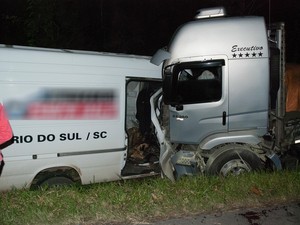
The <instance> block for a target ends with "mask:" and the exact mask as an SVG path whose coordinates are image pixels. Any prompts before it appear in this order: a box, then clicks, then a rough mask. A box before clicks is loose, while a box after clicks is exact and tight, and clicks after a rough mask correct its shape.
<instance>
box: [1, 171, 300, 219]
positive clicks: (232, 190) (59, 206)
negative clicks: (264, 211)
mask: <svg viewBox="0 0 300 225" xmlns="http://www.w3.org/2000/svg"><path fill="white" fill-rule="evenodd" d="M0 196H1V200H0V212H1V216H0V224H1V225H8V224H14V225H18V224H22V225H24V224H69V225H71V224H74V225H75V224H76V225H77V224H81V225H83V224H89V225H90V224H105V223H123V224H124V223H134V222H137V221H138V222H143V221H144V222H146V221H148V222H149V221H153V220H156V219H158V218H159V219H161V218H167V217H178V216H182V215H193V214H199V213H208V212H212V211H218V210H222V211H223V210H229V209H234V208H247V207H257V206H265V205H269V204H279V203H288V202H291V201H300V171H299V170H298V171H282V172H274V173H265V172H262V173H247V174H243V175H241V176H237V177H234V176H231V177H226V178H223V177H206V176H198V177H185V178H183V179H180V180H179V181H177V182H175V183H172V182H171V181H169V180H168V179H161V178H160V177H153V178H147V179H135V180H126V181H116V182H108V183H101V184H93V185H86V186H72V187H64V188H56V189H55V188H52V189H42V190H36V191H29V190H13V191H10V192H3V193H0Z"/></svg>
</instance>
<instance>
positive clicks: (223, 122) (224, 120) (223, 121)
mask: <svg viewBox="0 0 300 225" xmlns="http://www.w3.org/2000/svg"><path fill="white" fill-rule="evenodd" d="M222 125H223V126H225V125H226V112H225V111H224V112H223V118H222Z"/></svg>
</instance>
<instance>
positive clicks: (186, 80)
mask: <svg viewBox="0 0 300 225" xmlns="http://www.w3.org/2000/svg"><path fill="white" fill-rule="evenodd" d="M177 78H178V80H177V87H176V90H177V91H176V92H175V93H176V97H175V98H176V100H177V102H178V103H180V104H194V103H205V102H215V101H219V100H220V99H221V97H222V68H221V66H218V67H209V68H203V67H199V68H197V67H195V66H193V68H188V67H187V68H182V69H181V70H180V71H179V72H178V76H177Z"/></svg>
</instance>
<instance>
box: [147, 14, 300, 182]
mask: <svg viewBox="0 0 300 225" xmlns="http://www.w3.org/2000/svg"><path fill="white" fill-rule="evenodd" d="M283 28H284V25H283V24H279V26H277V28H276V29H273V30H272V31H271V30H270V31H269V33H268V29H267V28H266V24H265V21H264V19H263V18H262V17H256V16H247V17H226V16H225V10H224V9H223V8H213V9H208V10H203V11H199V14H198V15H197V16H196V17H195V20H193V21H191V22H188V23H186V24H184V25H182V26H181V27H179V28H178V29H177V31H176V32H175V34H174V35H173V37H172V39H171V41H170V43H169V45H168V46H167V48H165V49H164V50H159V51H158V52H157V54H156V55H154V56H153V58H152V63H154V64H157V65H160V64H161V63H162V62H163V69H162V77H163V91H162V95H163V101H164V103H165V104H166V105H167V107H168V112H167V113H165V116H167V117H168V118H169V120H168V122H167V124H166V125H165V126H166V127H168V128H167V129H165V130H168V132H167V135H166V137H167V138H166V142H168V144H167V146H168V147H166V148H165V153H164V156H163V158H162V159H161V160H165V161H168V163H169V166H166V165H165V166H162V168H163V170H164V172H165V173H166V174H167V175H168V176H169V177H171V178H172V177H174V176H175V178H176V177H180V176H182V175H186V174H197V173H199V172H200V173H207V174H217V173H222V174H224V175H227V174H229V173H234V174H239V173H241V172H243V171H250V170H256V169H261V168H262V167H263V166H264V165H265V164H266V161H267V160H270V161H272V163H274V164H276V166H277V167H278V168H281V164H280V163H278V162H279V157H278V155H282V154H283V152H285V151H286V150H287V149H289V148H290V147H289V146H291V145H292V144H295V141H296V140H298V139H299V138H300V137H299V135H300V133H299V127H300V124H299V114H298V116H297V122H295V125H294V126H293V132H292V136H293V138H292V139H291V140H290V142H289V143H288V144H287V143H286V145H285V146H279V145H280V144H279V143H277V144H279V145H275V146H277V147H274V146H273V147H271V148H265V141H264V137H266V136H265V135H266V134H268V132H270V131H271V130H273V128H274V127H273V126H274V125H270V124H272V123H270V121H269V118H270V115H272V113H275V114H276V116H273V117H272V120H273V123H274V124H276V121H277V122H278V123H279V120H282V119H283V118H284V116H285V113H284V109H283V108H282V104H284V102H282V99H281V98H282V97H284V94H283V93H284V91H283V89H284V83H283V82H282V81H283V80H284V79H283V77H284V72H283V70H284V66H285V64H284V61H283V60H284V46H283V45H282V43H283V42H284V40H283V37H284V34H283ZM268 34H269V36H268ZM274 34H275V35H274ZM272 35H274V36H272ZM272 38H273V40H272ZM273 43H276V44H277V45H276V46H275V47H273ZM274 49H275V50H274ZM274 52H275V53H274ZM273 58H280V59H281V61H277V62H276V63H273V61H274V60H273ZM270 61H271V64H272V65H271V67H272V66H273V67H275V68H276V69H275V70H276V71H274V70H273V71H270ZM280 82H281V83H280ZM271 93H272V96H271ZM277 93H278V94H277ZM271 103H272V104H271ZM275 114H274V115H275ZM279 118H280V119H279ZM277 125H278V124H277ZM277 125H275V126H277ZM162 129H164V128H162ZM281 129H283V127H282V128H281ZM282 134H283V133H282ZM272 135H273V134H272ZM282 138H287V136H285V137H283V136H282ZM289 138H290V137H289ZM273 141H274V140H273ZM275 149H276V150H275ZM275 152H276V153H277V152H278V155H277V154H276V153H275ZM164 157H165V159H164Z"/></svg>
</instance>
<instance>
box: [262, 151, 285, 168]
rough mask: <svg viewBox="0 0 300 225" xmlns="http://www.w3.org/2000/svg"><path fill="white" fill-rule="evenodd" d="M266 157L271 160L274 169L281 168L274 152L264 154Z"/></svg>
mask: <svg viewBox="0 0 300 225" xmlns="http://www.w3.org/2000/svg"><path fill="white" fill-rule="evenodd" d="M266 157H267V158H268V159H270V160H271V162H273V164H274V167H275V169H277V170H282V165H281V161H280V158H279V156H278V155H276V154H275V153H274V152H270V153H267V154H266Z"/></svg>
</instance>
